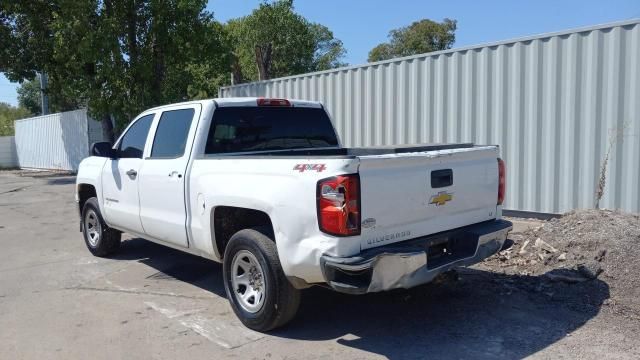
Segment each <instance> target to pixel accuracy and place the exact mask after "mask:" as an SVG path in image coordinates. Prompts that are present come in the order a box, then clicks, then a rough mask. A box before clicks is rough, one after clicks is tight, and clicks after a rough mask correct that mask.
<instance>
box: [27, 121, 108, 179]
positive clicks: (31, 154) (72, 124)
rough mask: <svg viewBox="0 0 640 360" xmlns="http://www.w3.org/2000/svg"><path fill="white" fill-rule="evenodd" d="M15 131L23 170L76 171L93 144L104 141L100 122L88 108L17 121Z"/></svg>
mask: <svg viewBox="0 0 640 360" xmlns="http://www.w3.org/2000/svg"><path fill="white" fill-rule="evenodd" d="M15 131H16V134H15V138H16V139H15V141H16V149H17V153H18V163H19V165H20V167H21V168H23V169H25V168H26V169H50V170H70V171H77V170H78V165H79V164H80V161H82V159H84V158H85V157H87V156H89V147H90V146H91V144H92V143H94V142H98V141H102V128H101V125H100V123H99V122H97V121H95V120H93V119H91V118H90V117H89V116H87V110H86V109H80V110H75V111H68V112H63V113H57V114H50V115H44V116H37V117H33V118H28V119H22V120H16V122H15Z"/></svg>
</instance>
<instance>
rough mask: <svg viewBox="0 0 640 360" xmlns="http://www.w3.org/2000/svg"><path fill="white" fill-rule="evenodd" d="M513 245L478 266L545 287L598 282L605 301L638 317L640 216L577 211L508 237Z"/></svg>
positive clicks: (617, 212) (603, 211) (639, 303)
mask: <svg viewBox="0 0 640 360" xmlns="http://www.w3.org/2000/svg"><path fill="white" fill-rule="evenodd" d="M510 239H511V240H512V241H513V245H512V246H511V247H510V248H509V249H506V250H503V251H501V252H500V253H499V254H498V255H497V256H494V257H491V258H489V259H488V260H487V261H486V262H485V263H484V265H485V266H487V267H489V268H490V269H491V270H494V271H501V272H503V273H505V274H517V275H531V276H542V277H544V278H545V279H546V280H549V281H550V282H561V283H570V284H571V283H582V282H586V281H589V280H594V279H599V280H601V281H604V282H605V283H606V284H607V285H608V286H609V291H610V293H611V298H612V299H615V300H616V301H623V302H625V303H626V304H627V305H629V306H631V307H633V308H635V309H637V310H638V311H640V216H639V215H638V214H628V213H623V212H619V211H608V210H580V211H575V212H570V213H567V214H565V215H564V216H562V217H561V218H558V219H552V220H549V221H546V222H544V223H542V224H541V225H540V226H539V227H535V228H530V229H528V230H527V231H525V232H523V233H519V234H512V235H511V236H510Z"/></svg>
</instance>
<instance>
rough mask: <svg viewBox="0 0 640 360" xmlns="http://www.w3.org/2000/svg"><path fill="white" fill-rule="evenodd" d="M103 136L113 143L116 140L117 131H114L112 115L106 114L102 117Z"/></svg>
mask: <svg viewBox="0 0 640 360" xmlns="http://www.w3.org/2000/svg"><path fill="white" fill-rule="evenodd" d="M101 123H102V137H103V139H104V140H105V141H108V142H110V143H111V144H113V143H114V142H115V141H116V136H115V133H114V132H113V123H112V122H111V116H109V115H104V116H103V117H102V121H101Z"/></svg>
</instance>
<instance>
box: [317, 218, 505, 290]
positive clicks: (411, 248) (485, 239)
mask: <svg viewBox="0 0 640 360" xmlns="http://www.w3.org/2000/svg"><path fill="white" fill-rule="evenodd" d="M512 228H513V225H512V224H511V222H509V221H506V220H492V221H487V222H483V223H479V224H475V225H471V226H466V227H462V228H458V229H454V230H450V231H446V232H442V233H438V234H434V235H429V236H425V237H421V238H417V239H412V240H408V241H403V242H401V243H397V244H390V245H386V246H381V247H377V248H373V249H368V250H365V251H363V252H361V253H360V254H359V255H357V256H353V257H346V258H343V257H332V256H328V255H323V256H322V257H321V259H320V265H321V267H322V273H323V275H324V278H325V281H326V282H327V284H328V285H329V286H331V287H332V288H333V289H334V290H336V291H339V292H344V293H349V294H364V293H368V292H377V291H385V290H390V289H395V288H411V287H414V286H417V285H420V284H425V283H427V282H429V281H431V280H433V278H435V277H436V276H437V275H439V274H441V273H443V272H445V271H447V270H450V269H451V268H454V267H457V266H469V265H473V264H475V263H478V262H480V261H482V260H484V259H486V258H487V257H489V256H491V255H493V254H495V253H496V252H498V251H500V249H501V248H502V246H503V245H504V242H505V240H506V238H507V234H508V233H509V231H511V229H512Z"/></svg>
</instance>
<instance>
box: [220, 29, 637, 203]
mask: <svg viewBox="0 0 640 360" xmlns="http://www.w3.org/2000/svg"><path fill="white" fill-rule="evenodd" d="M220 96H221V97H231V96H266V97H288V98H299V99H308V100H319V101H322V102H323V103H324V104H325V105H326V107H327V109H328V110H329V112H330V113H331V115H332V117H333V119H334V122H335V126H336V128H337V130H338V132H339V133H340V136H341V138H342V140H343V143H344V144H345V145H346V146H372V145H388V144H413V143H433V142H467V141H468V142H474V143H476V144H499V145H500V146H501V148H502V156H503V158H504V159H505V160H506V162H507V168H508V195H507V202H506V204H505V205H506V208H508V209H512V210H522V211H534V212H544V213H560V212H565V211H567V210H570V209H575V208H591V207H594V205H595V192H596V185H597V182H598V176H599V170H600V164H601V163H602V161H603V159H604V157H605V153H606V151H607V147H608V143H609V139H610V138H611V136H613V139H614V145H613V147H612V151H611V155H610V159H609V167H608V171H607V186H606V192H605V195H604V198H603V200H602V202H601V207H606V208H621V209H624V210H628V211H636V212H637V211H640V192H639V187H640V186H639V184H638V180H639V177H640V20H638V19H636V20H630V21H626V22H618V23H613V24H606V25H600V26H595V27H591V28H583V29H578V30H573V31H567V32H560V33H553V34H545V35H541V36H535V37H529V38H523V39H518V40H511V41H504V42H499V43H495V44H488V45H481V46H477V47H468V48H462V49H453V50H448V51H443V52H437V53H430V54H425V55H419V56H413V57H408V58H403V59H396V60H390V61H383V62H378V63H372V64H367V65H363V66H356V67H349V68H343V69H337V70H331V71H325V72H319V73H312V74H304V75H300V76H292V77H286V78H281V79H274V80H270V81H263V82H258V83H250V84H241V85H236V86H230V87H223V88H221V89H220Z"/></svg>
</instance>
